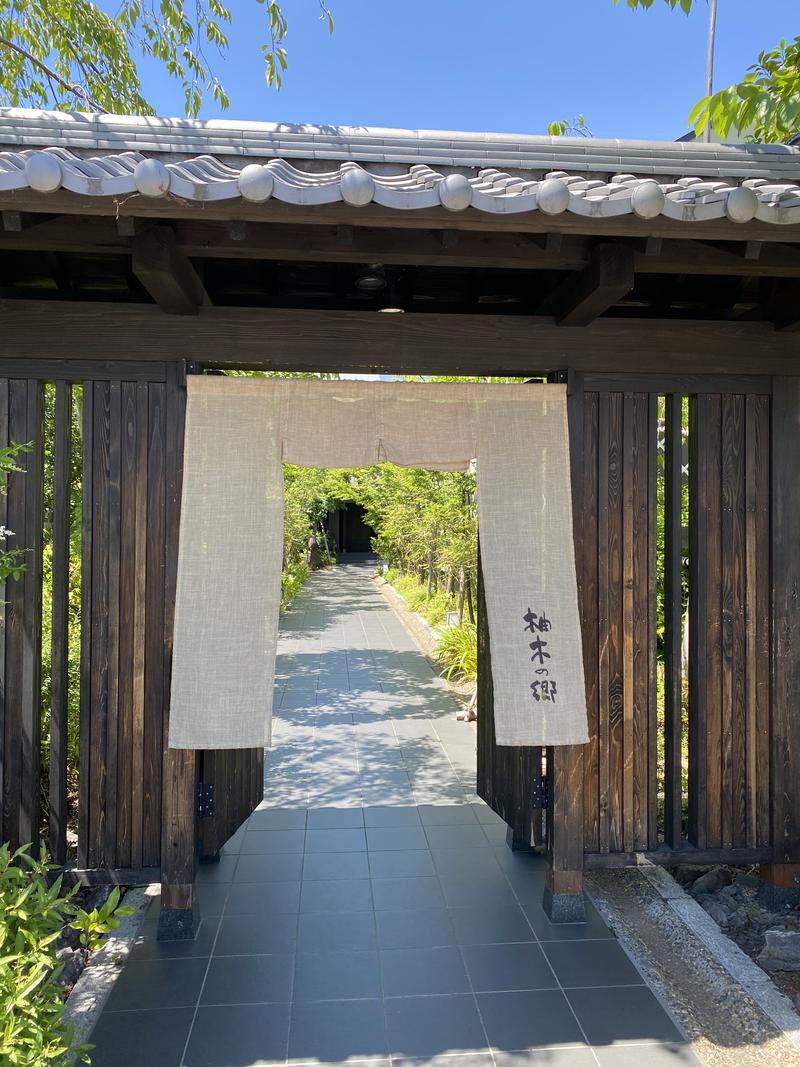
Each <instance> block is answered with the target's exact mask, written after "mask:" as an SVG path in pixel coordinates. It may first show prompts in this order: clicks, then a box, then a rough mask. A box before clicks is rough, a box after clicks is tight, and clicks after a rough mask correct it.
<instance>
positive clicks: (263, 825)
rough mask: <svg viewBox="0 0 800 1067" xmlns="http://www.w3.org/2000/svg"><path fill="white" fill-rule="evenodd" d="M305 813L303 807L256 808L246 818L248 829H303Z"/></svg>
mask: <svg viewBox="0 0 800 1067" xmlns="http://www.w3.org/2000/svg"><path fill="white" fill-rule="evenodd" d="M305 825H306V813H305V809H304V808H297V809H290V808H256V810H255V811H254V812H253V814H252V815H251V816H250V818H249V819H248V820H247V829H248V831H250V830H304V829H305Z"/></svg>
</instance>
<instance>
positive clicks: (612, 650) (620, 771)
mask: <svg viewBox="0 0 800 1067" xmlns="http://www.w3.org/2000/svg"><path fill="white" fill-rule="evenodd" d="M622 457H623V394H622V393H611V394H610V395H609V436H608V542H607V545H606V546H604V547H605V548H606V551H607V557H606V568H607V579H606V581H607V586H606V588H607V597H608V629H607V631H606V634H605V641H606V645H607V670H608V693H607V698H606V699H607V706H608V775H609V791H608V803H609V848H610V849H611V851H612V852H618V851H620V850H622V849H623V848H624V837H623V827H622V819H623V795H624V792H623V780H624V743H625V739H624V714H625V711H624V658H623V657H624V649H623V609H624V604H623V525H622V523H623V484H622V467H623V458H622Z"/></svg>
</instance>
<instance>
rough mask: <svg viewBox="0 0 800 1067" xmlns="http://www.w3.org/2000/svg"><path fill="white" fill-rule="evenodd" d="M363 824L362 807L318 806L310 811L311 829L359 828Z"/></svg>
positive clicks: (309, 822)
mask: <svg viewBox="0 0 800 1067" xmlns="http://www.w3.org/2000/svg"><path fill="white" fill-rule="evenodd" d="M363 825H364V815H363V813H362V811H361V808H316V809H313V810H312V811H309V813H308V827H309V829H310V830H321V829H325V830H332V829H336V830H343V829H358V828H360V827H362V826H363Z"/></svg>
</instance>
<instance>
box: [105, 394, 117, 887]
mask: <svg viewBox="0 0 800 1067" xmlns="http://www.w3.org/2000/svg"><path fill="white" fill-rule="evenodd" d="M108 403H109V426H108V653H107V657H108V658H107V671H108V681H107V694H108V696H107V701H108V703H107V710H106V759H105V766H106V782H105V805H104V807H105V824H104V834H103V862H104V864H106V865H108V866H111V867H113V866H119V861H118V859H117V804H118V794H119V782H118V780H117V764H118V747H119V736H118V735H119V667H120V662H119V646H120V621H121V620H120V578H121V570H122V568H121V561H120V543H121V507H122V494H121V484H122V482H121V478H122V470H121V461H122V455H121V449H122V383H121V382H119V381H113V382H111V383H110V386H109V394H108Z"/></svg>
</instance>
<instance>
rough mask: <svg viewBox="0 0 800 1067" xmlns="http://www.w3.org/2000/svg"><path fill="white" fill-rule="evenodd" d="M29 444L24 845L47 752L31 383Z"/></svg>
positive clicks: (34, 827)
mask: <svg viewBox="0 0 800 1067" xmlns="http://www.w3.org/2000/svg"><path fill="white" fill-rule="evenodd" d="M26 419H27V429H26V435H25V440H26V441H30V442H31V443H32V444H33V448H32V450H31V451H30V452H28V453H27V454H26V455H25V456H24V458H22V459H21V460H20V462H19V465H20V466H21V467H23V469H24V471H25V475H24V478H25V512H26V517H25V542H26V548H27V550H28V551H27V558H26V568H25V574H24V576H23V580H22V582H21V583H17V584H21V585H22V587H23V596H24V601H23V619H24V622H23V632H24V646H23V660H22V686H23V704H22V803H21V806H20V839H21V840H22V841H38V840H39V839H40V837H41V826H40V817H41V781H40V778H41V773H40V772H41V752H42V520H43V508H44V385H43V383H42V382H39V381H29V382H28V388H27V407H26Z"/></svg>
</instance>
